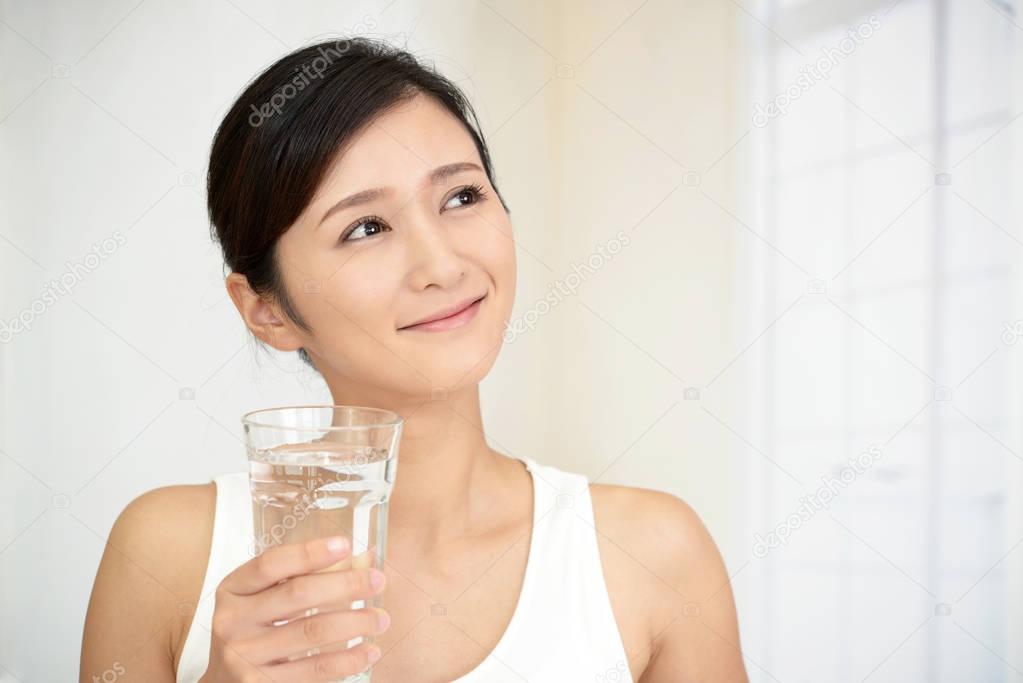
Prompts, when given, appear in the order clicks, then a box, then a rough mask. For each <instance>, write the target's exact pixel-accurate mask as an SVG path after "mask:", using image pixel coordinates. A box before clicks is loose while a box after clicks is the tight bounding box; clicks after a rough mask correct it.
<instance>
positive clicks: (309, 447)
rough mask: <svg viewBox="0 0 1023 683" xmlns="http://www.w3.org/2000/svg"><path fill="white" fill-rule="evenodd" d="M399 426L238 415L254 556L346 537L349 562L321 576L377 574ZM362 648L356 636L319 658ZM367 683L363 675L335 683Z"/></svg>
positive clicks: (386, 421) (363, 411)
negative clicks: (368, 570)
mask: <svg viewBox="0 0 1023 683" xmlns="http://www.w3.org/2000/svg"><path fill="white" fill-rule="evenodd" d="M403 424H404V421H403V420H402V418H401V416H399V415H398V414H397V413H394V412H391V411H388V410H381V409H377V408H363V407H360V406H338V405H306V406H284V407H280V408H267V409H264V410H257V411H254V412H251V413H246V414H245V415H243V416H242V425H243V426H244V428H245V443H246V450H247V452H248V459H249V488H250V491H251V492H252V516H253V522H254V525H253V526H254V532H255V533H254V539H253V545H252V548H251V550H252V554H253V555H257V554H259V553H261V552H263V551H264V550H266V549H267V548H269V547H271V546H274V545H277V544H280V543H293V542H296V541H308V540H312V539H315V538H321V537H324V536H336V535H344V536H347V537H348V538H349V540H351V542H352V552H351V557H350V558H349V559H345V560H342V561H341V562H338V563H336V564H334V565H332V566H330V567H328V568H327V569H324V570H322V571H332V570H337V569H350V568H352V567H353V566H354V567H376V568H377V569H380V570H381V571H383V568H384V554H385V549H386V546H387V503H388V500H389V499H390V495H391V490H392V488H393V486H394V477H395V473H396V470H397V466H398V443H399V441H400V440H401V430H402V426H403ZM367 602H368V605H367ZM381 603H382V599H381V596H380V595H377V596H374V597H373V598H371V599H370V600H368V601H366V600H356V601H355V602H353V603H352V605H351V608H352V609H358V608H361V607H366V606H373V607H381V606H382V604H381ZM312 613H315V612H312V611H310V612H309V613H307V614H312ZM277 623H278V624H280V623H286V622H285V621H281V622H277ZM364 640H365V641H366V642H373V640H374V638H373V636H366V637H361V636H360V637H358V638H354V639H352V640H349V641H348V642H347V643H338V644H337V645H336V646H331V647H328V648H320V650H319V651H318V652H329V651H334V650H343V649H346V648H349V647H352V646H354V645H357V644H359V643H361V642H363V641H364ZM309 654H316V652H309V653H306V655H309ZM306 655H299V657H301V656H306ZM292 659H295V657H292ZM369 680H370V673H369V671H368V670H367V671H366V672H364V673H362V674H358V675H354V676H349V677H348V678H345V679H343V681H342V682H340V683H369Z"/></svg>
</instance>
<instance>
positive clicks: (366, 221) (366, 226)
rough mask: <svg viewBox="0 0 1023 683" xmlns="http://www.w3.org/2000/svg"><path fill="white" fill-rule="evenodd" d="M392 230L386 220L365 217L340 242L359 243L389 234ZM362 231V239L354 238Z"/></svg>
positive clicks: (346, 232) (343, 235)
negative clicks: (381, 234)
mask: <svg viewBox="0 0 1023 683" xmlns="http://www.w3.org/2000/svg"><path fill="white" fill-rule="evenodd" d="M390 229H391V227H390V226H389V225H387V223H386V222H385V221H384V219H383V218H381V217H380V216H364V217H362V218H360V219H359V220H358V221H356V222H355V223H354V224H353V225H352V226H351V227H350V228H349V229H348V230H346V231H345V232H344V234H342V235H341V237H340V238H339V239H338V242H357V241H359V240H361V239H366V237H372V236H373V235H376V234H379V233H381V232H388V231H390ZM360 231H361V235H362V236H361V237H360V236H357V237H354V238H353V237H352V235H356V234H357V233H360Z"/></svg>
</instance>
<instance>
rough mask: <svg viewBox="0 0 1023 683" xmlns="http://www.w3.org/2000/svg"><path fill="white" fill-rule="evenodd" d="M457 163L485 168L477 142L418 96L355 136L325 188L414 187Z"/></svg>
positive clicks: (433, 103)
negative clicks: (467, 163) (449, 165)
mask: <svg viewBox="0 0 1023 683" xmlns="http://www.w3.org/2000/svg"><path fill="white" fill-rule="evenodd" d="M455 161H475V162H476V163H480V158H479V154H478V153H477V151H476V146H475V144H473V140H472V136H471V135H470V134H469V131H468V130H466V128H465V126H464V125H463V124H462V122H461V121H460V120H459V119H458V118H456V117H455V116H454V114H452V113H451V112H449V111H448V110H447V109H446V108H444V106H443V105H441V104H439V103H438V102H437V101H436V100H434V99H433V98H432V97H428V96H425V95H417V96H416V97H415V98H413V99H412V100H409V101H407V102H403V103H402V104H400V105H397V106H396V107H395V108H394V109H391V110H389V111H387V112H385V113H384V114H381V115H380V116H378V117H377V118H376V119H374V120H373V121H372V122H370V124H369V125H367V126H366V127H365V128H364V129H363V130H361V131H360V132H359V133H358V134H357V135H355V136H354V137H353V139H352V140H351V142H350V144H349V145H348V146H347V148H346V149H345V150H344V152H343V154H342V155H341V157H340V159H339V160H338V161H337V162H335V164H334V167H333V168H332V170H331V173H330V174H329V175H328V177H327V179H326V182H325V185H326V186H327V187H329V188H330V192H331V193H334V192H348V193H351V192H358V191H360V190H363V189H366V188H368V187H386V186H392V185H393V186H397V187H401V186H413V185H417V184H418V183H419V182H420V181H422V180H423V178H425V176H426V174H427V173H428V172H429V171H430V170H432V169H434V168H436V167H437V166H441V165H444V164H448V163H452V162H455ZM481 165H482V164H481Z"/></svg>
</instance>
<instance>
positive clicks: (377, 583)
mask: <svg viewBox="0 0 1023 683" xmlns="http://www.w3.org/2000/svg"><path fill="white" fill-rule="evenodd" d="M369 582H370V583H371V584H372V585H373V588H374V589H376V590H380V588H381V587H383V585H384V573H383V572H382V571H380V570H379V569H377V568H376V567H373V568H371V569H370V570H369Z"/></svg>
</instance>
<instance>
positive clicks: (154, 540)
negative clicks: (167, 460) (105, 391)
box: [79, 486, 212, 683]
mask: <svg viewBox="0 0 1023 683" xmlns="http://www.w3.org/2000/svg"><path fill="white" fill-rule="evenodd" d="M211 505H212V501H211V500H210V498H209V491H208V490H207V487H205V486H167V487H162V488H158V489H154V490H152V491H149V492H147V493H144V494H142V495H140V496H139V497H137V498H135V499H134V500H132V501H131V502H130V503H129V504H128V505H127V506H126V507H125V508H124V510H123V511H122V512H121V514H120V515H119V516H118V517H117V520H116V521H115V522H114V526H113V528H112V529H111V531H110V536H109V538H108V540H107V544H106V547H105V549H104V551H103V557H102V560H101V561H100V565H99V570H98V571H97V574H96V580H95V583H94V585H93V589H92V595H91V597H90V599H89V607H88V611H87V613H86V617H85V630H84V634H83V638H82V655H81V668H80V672H79V680H80V681H82V682H83V683H86V682H89V681H93V680H96V679H97V678H96V677H98V679H100V680H107V679H108V678H110V677H111V676H116V677H117V679H118V681H150V682H153V683H172V682H173V681H174V679H175V674H174V649H175V644H176V641H177V639H178V636H179V634H180V627H181V624H182V623H183V618H184V616H185V615H188V614H191V609H185V607H187V606H188V604H189V603H192V604H194V601H195V599H196V595H197V594H198V592H199V590H200V589H201V581H202V578H203V577H202V567H200V568H199V570H200V571H199V574H198V583H199V585H198V587H197V586H196V566H195V563H196V561H197V560H198V557H197V556H196V554H195V553H196V551H197V550H198V549H199V548H201V545H202V542H203V540H202V539H203V538H204V537H205V539H206V543H207V545H208V542H209V535H210V532H211V529H210V528H205V527H208V526H209V522H204V520H205V519H208V518H210V517H211V516H212V515H211V510H210V509H209V508H210V507H211ZM202 566H203V567H204V566H205V565H202ZM104 674H106V675H104Z"/></svg>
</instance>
